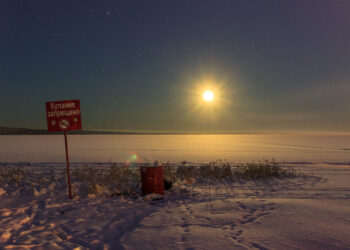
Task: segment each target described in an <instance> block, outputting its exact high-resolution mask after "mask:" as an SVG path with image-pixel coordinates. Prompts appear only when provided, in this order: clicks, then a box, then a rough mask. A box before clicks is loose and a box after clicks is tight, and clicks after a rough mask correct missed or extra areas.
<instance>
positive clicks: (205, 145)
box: [0, 134, 350, 162]
mask: <svg viewBox="0 0 350 250" xmlns="http://www.w3.org/2000/svg"><path fill="white" fill-rule="evenodd" d="M68 141H69V152H70V159H71V161H72V162H110V161H112V162H124V161H144V159H146V160H150V161H154V160H158V161H176V162H179V161H183V160H187V161H191V162H209V161H214V160H217V159H226V160H227V161H230V162H251V161H262V160H272V159H273V158H274V159H276V160H277V161H280V162H281V161H292V162H349V159H350V136H296V135H255V134H252V135H239V134H236V135H69V136H68ZM19 161H23V162H64V161H65V151H64V139H63V135H42V136H39V135H34V136H0V162H19Z"/></svg>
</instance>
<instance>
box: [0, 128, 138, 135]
mask: <svg viewBox="0 0 350 250" xmlns="http://www.w3.org/2000/svg"><path fill="white" fill-rule="evenodd" d="M61 133H62V132H57V133H56V132H55V133H52V132H48V131H47V130H46V129H31V128H10V127H0V135H52V134H61ZM69 134H76V135H120V134H138V133H134V132H119V131H91V130H75V131H69Z"/></svg>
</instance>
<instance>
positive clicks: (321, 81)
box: [0, 0, 350, 133]
mask: <svg viewBox="0 0 350 250" xmlns="http://www.w3.org/2000/svg"><path fill="white" fill-rule="evenodd" d="M349 30H350V2H349V1H348V0H332V1H329V0H326V1H325V0H318V1H311V0H309V1H305V0H300V1H297V0H294V1H289V0H286V1H277V0H275V1H273V0H270V1H268V0H266V1H262V0H256V1H253V0H241V1H240V0H236V1H231V0H230V1H229V0H227V1H226V0H213V1H206V0H197V1H191V0H184V1H165V0H160V1H158V0H154V1H153V0H152V1H144V0H142V1H131V0H125V1H104V0H99V1H98V0H96V1H95V0H69V1H68V0H60V1H58V0H57V1H46V0H42V1H39V0H32V1H27V0H21V1H19V0H3V1H1V2H0V37H1V39H0V51H1V55H0V97H1V98H0V126H10V127H28V128H46V114H45V102H47V101H56V100H69V99H79V100H80V102H81V109H82V123H83V129H90V130H123V131H152V132H155V131H159V132H163V131H167V132H225V133H226V132H259V131H272V132H273V131H333V132H337V131H345V132H350V126H349V124H350V113H349V111H350V98H349V96H350V83H349V80H350V59H349V58H350V32H349ZM207 89H210V90H211V91H213V92H214V100H213V101H212V102H210V103H206V102H205V101H203V99H202V98H201V96H202V93H203V91H205V90H207Z"/></svg>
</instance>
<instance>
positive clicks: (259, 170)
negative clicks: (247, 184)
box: [0, 160, 297, 197]
mask: <svg viewBox="0 0 350 250" xmlns="http://www.w3.org/2000/svg"><path fill="white" fill-rule="evenodd" d="M163 166H164V178H165V179H167V180H168V181H171V182H172V183H173V185H177V184H182V183H189V182H193V181H194V180H195V181H196V182H199V183H208V184H209V183H218V182H226V181H234V180H256V179H269V178H286V177H289V178H290V177H295V176H297V174H296V173H295V171H293V170H290V169H284V168H282V167H281V166H279V165H278V164H277V163H275V162H274V161H272V162H267V161H266V162H263V163H249V164H238V165H231V164H229V163H228V162H226V161H220V160H219V161H215V162H210V163H208V164H200V165H198V164H196V165H194V164H191V163H187V162H183V163H179V164H170V163H165V164H163ZM71 177H72V186H73V194H74V195H79V196H80V197H86V196H88V195H91V194H95V195H105V196H114V195H127V196H138V195H139V194H140V189H141V188H140V186H141V180H140V179H141V178H140V170H139V167H137V166H134V167H130V166H127V165H115V164H114V165H111V166H110V167H103V168H98V167H77V168H73V169H72V171H71ZM66 185H67V184H66V170H65V169H62V171H61V172H60V173H59V172H55V171H53V170H48V171H44V172H33V171H30V168H26V167H1V168H0V187H1V188H3V189H5V190H6V191H7V193H14V194H15V193H17V194H28V193H31V194H34V195H38V194H39V195H40V194H46V193H48V192H54V191H55V190H59V189H60V190H62V189H66V188H67V187H66Z"/></svg>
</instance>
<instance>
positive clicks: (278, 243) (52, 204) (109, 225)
mask: <svg viewBox="0 0 350 250" xmlns="http://www.w3.org/2000/svg"><path fill="white" fill-rule="evenodd" d="M294 167H295V166H294ZM295 168H296V169H297V171H298V172H302V173H304V174H306V175H305V176H299V177H296V178H285V179H270V180H269V181H266V180H265V181H264V180H260V181H234V182H230V183H216V184H212V185H209V184H203V183H202V184H200V183H198V182H189V183H183V184H182V185H178V186H176V187H174V188H173V189H171V190H170V191H168V192H167V193H166V195H165V196H164V199H159V197H157V196H154V195H150V196H146V197H140V196H133V197H131V198H128V197H123V196H118V195H116V196H113V197H105V196H103V195H101V196H97V197H96V196H95V195H90V196H88V197H85V198H75V199H73V200H68V199H67V194H66V190H65V188H64V187H65V185H64V184H62V183H59V182H64V181H63V180H62V179H56V180H52V182H53V183H55V182H56V183H55V185H51V186H50V187H47V188H46V189H36V188H35V187H33V189H32V190H35V192H29V193H27V194H26V192H22V194H18V193H16V192H15V191H11V192H10V191H5V190H4V189H2V188H0V201H1V202H0V249H14V248H15V249H22V248H33V249H74V248H77V249H79V248H80V249H90V248H91V249H254V248H255V249H349V248H350V168H349V167H347V166H334V165H333V166H327V165H324V166H321V165H311V166H309V165H298V166H296V167H295Z"/></svg>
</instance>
